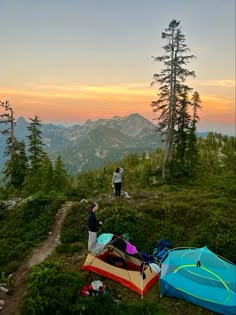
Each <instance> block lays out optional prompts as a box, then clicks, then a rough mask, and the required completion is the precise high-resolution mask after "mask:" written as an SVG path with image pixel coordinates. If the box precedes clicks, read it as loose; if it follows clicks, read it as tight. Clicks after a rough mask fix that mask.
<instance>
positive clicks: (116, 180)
mask: <svg viewBox="0 0 236 315" xmlns="http://www.w3.org/2000/svg"><path fill="white" fill-rule="evenodd" d="M119 169H120V172H119V173H117V172H114V173H113V177H112V184H116V183H121V173H122V172H123V168H121V167H120V168H119Z"/></svg>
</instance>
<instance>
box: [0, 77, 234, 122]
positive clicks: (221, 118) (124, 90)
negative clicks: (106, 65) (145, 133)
mask: <svg viewBox="0 0 236 315" xmlns="http://www.w3.org/2000/svg"><path fill="white" fill-rule="evenodd" d="M193 82H195V85H197V86H198V87H199V89H198V90H199V92H200V95H201V99H202V106H203V110H202V111H201V112H200V113H199V115H200V118H201V123H202V122H203V121H204V120H206V121H209V122H215V123H218V124H220V123H223V124H228V125H232V126H233V125H234V124H235V121H234V110H235V108H234V87H235V82H233V80H210V81H204V82H203V81H197V80H196V81H193ZM207 83H208V84H209V86H213V85H214V87H216V89H217V91H216V92H215V93H214V94H213V93H212V94H207V93H204V92H203V93H201V86H204V87H205V86H207ZM225 89H227V90H228V92H229V93H228V94H227V96H225V93H224V92H225V91H224V90H225ZM203 90H204V89H203ZM157 91H158V86H154V87H150V85H148V84H145V83H142V82H138V83H129V84H120V85H101V86H99V85H97V86H89V85H69V86H67V85H53V84H32V83H31V84H28V85H27V86H25V87H24V88H15V89H12V88H7V87H5V88H4V87H3V88H2V89H1V91H0V94H1V98H3V99H6V100H9V101H10V102H11V104H12V106H13V108H14V111H15V115H16V117H19V116H26V117H32V116H34V115H38V116H39V117H40V119H42V120H46V121H51V122H54V123H55V122H57V123H66V122H71V123H73V122H75V123H76V122H78V121H79V122H84V121H86V120H87V119H99V118H112V117H113V116H115V115H119V116H126V115H129V114H131V113H135V112H138V113H140V114H141V115H142V116H144V117H146V118H148V119H149V120H151V121H153V120H154V119H155V118H156V117H157V114H156V113H153V112H152V108H151V106H150V103H151V102H152V101H153V100H155V99H156V98H157ZM220 91H221V92H220ZM232 128H233V127H232Z"/></svg>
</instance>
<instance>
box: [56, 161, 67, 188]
mask: <svg viewBox="0 0 236 315" xmlns="http://www.w3.org/2000/svg"><path fill="white" fill-rule="evenodd" d="M68 186H69V180H68V175H67V172H66V170H65V167H64V164H63V162H62V159H61V156H60V155H58V157H57V158H56V161H55V168H54V187H55V190H57V191H59V192H65V191H66V190H67V188H68Z"/></svg>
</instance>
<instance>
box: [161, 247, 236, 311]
mask: <svg viewBox="0 0 236 315" xmlns="http://www.w3.org/2000/svg"><path fill="white" fill-rule="evenodd" d="M160 294H161V296H163V295H167V296H170V297H177V298H179V299H184V300H187V301H189V302H191V303H193V304H196V305H199V306H201V307H204V308H206V309H209V310H211V311H214V312H216V313H220V314H225V315H235V314H236V266H235V265H234V264H233V263H231V262H229V261H227V260H225V259H224V258H222V257H219V256H217V255H216V254H214V253H213V252H211V251H210V250H209V249H208V248H207V247H206V246H205V247H202V248H187V249H186V248H185V249H183V248H175V249H171V250H169V252H168V253H167V255H166V256H165V257H164V258H163V260H162V261H161V276H160Z"/></svg>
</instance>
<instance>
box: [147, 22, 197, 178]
mask: <svg viewBox="0 0 236 315" xmlns="http://www.w3.org/2000/svg"><path fill="white" fill-rule="evenodd" d="M162 38H163V39H165V40H166V41H167V44H166V45H165V46H164V47H163V49H164V51H165V54H164V55H163V56H161V57H154V61H161V62H163V63H164V66H165V68H164V69H162V70H161V72H160V74H154V75H153V79H154V81H153V82H152V84H153V83H155V82H157V83H158V84H159V93H158V99H157V100H156V101H153V102H152V103H151V106H152V108H153V111H154V112H158V113H159V116H158V117H157V120H158V125H157V130H158V131H160V132H161V134H162V136H164V142H165V149H164V158H163V163H162V177H163V178H165V177H166V166H167V164H170V163H171V161H172V157H173V150H174V138H175V130H176V125H177V113H178V108H177V106H178V101H179V95H178V91H180V90H182V88H183V84H184V82H185V80H186V78H187V77H190V76H193V77H194V76H195V73H194V71H189V70H188V69H187V68H186V67H185V66H186V65H187V64H188V63H189V62H190V60H191V59H192V58H194V56H193V55H188V51H189V49H188V48H187V46H186V44H185V36H184V35H183V33H182V31H181V28H180V22H179V21H176V20H172V21H171V22H170V24H169V26H168V28H167V29H165V32H163V33H162Z"/></svg>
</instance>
